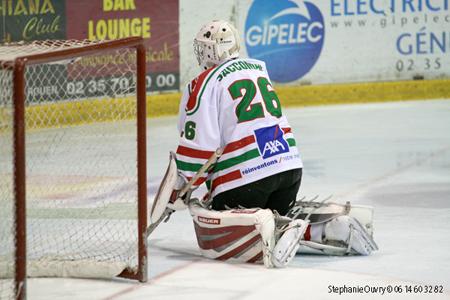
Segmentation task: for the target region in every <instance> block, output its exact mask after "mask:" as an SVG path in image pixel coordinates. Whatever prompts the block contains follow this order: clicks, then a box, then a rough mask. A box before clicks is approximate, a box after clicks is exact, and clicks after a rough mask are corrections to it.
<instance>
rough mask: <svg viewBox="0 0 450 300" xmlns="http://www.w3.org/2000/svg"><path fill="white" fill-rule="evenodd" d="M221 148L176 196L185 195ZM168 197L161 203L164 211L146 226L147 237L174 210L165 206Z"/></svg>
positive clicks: (221, 150)
mask: <svg viewBox="0 0 450 300" xmlns="http://www.w3.org/2000/svg"><path fill="white" fill-rule="evenodd" d="M223 150H224V149H223V148H218V149H217V150H216V151H214V153H213V154H212V155H211V157H210V158H209V159H208V160H207V161H206V162H205V164H204V165H203V166H202V167H201V168H200V169H199V170H198V171H197V173H196V174H195V175H194V176H193V177H192V178H191V180H189V182H188V183H186V184H185V185H184V186H183V188H182V189H181V190H180V193H179V194H178V198H182V197H183V196H185V195H186V194H187V193H188V192H189V190H190V189H191V188H192V186H193V185H194V183H195V182H196V181H197V180H198V179H199V178H200V177H201V176H203V174H204V173H205V172H206V171H207V170H208V169H209V167H211V165H213V164H214V163H215V162H216V161H217V160H218V159H219V157H220V156H221V155H222V153H223ZM169 200H170V199H169V198H167V201H165V203H163V204H164V205H165V207H166V208H165V209H164V211H163V212H162V213H161V215H159V216H157V217H156V218H155V219H156V221H155V222H153V223H152V224H150V226H148V227H147V238H148V237H149V236H150V234H151V233H152V232H153V231H154V230H155V228H156V227H158V225H159V224H160V223H161V222H162V221H164V222H167V221H168V220H169V218H170V215H171V214H172V213H173V212H174V211H175V210H173V209H171V208H168V207H167V204H168V203H169ZM155 204H156V203H155V201H154V202H153V207H152V211H151V214H152V216H153V217H154V213H153V212H154V211H155Z"/></svg>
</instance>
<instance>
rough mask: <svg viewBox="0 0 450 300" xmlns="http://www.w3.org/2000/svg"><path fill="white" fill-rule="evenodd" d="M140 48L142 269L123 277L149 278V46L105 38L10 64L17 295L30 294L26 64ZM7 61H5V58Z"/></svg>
mask: <svg viewBox="0 0 450 300" xmlns="http://www.w3.org/2000/svg"><path fill="white" fill-rule="evenodd" d="M123 48H135V49H136V65H137V74H136V75H137V82H136V96H137V116H136V118H137V177H138V178H137V189H138V190H137V201H138V208H137V213H138V216H137V218H138V222H137V223H138V228H137V230H138V269H137V271H136V272H135V273H134V272H131V271H129V270H124V271H123V272H122V273H121V274H120V275H119V277H124V278H128V279H134V280H139V281H141V282H145V281H147V239H146V230H147V170H146V166H147V161H146V148H147V147H146V115H147V114H146V82H145V76H146V49H145V46H144V43H143V39H142V38H141V37H130V38H124V39H119V40H113V41H104V42H100V43H96V44H91V45H86V46H82V47H78V48H68V49H62V50H54V51H52V50H50V51H49V52H47V53H40V54H33V55H26V56H20V57H18V58H16V59H15V60H14V62H7V63H6V64H7V65H9V66H10V67H12V68H13V81H14V87H13V107H14V114H13V139H14V141H13V151H14V158H13V165H14V170H13V172H14V180H13V184H14V187H13V191H14V201H15V211H14V214H15V220H16V221H15V233H16V241H15V262H14V263H15V275H14V278H15V287H14V288H15V295H16V298H17V299H25V297H26V278H27V271H26V265H27V253H26V161H25V160H26V149H25V128H26V125H25V99H26V92H25V67H26V66H27V65H33V64H38V63H48V62H52V61H56V60H63V59H70V58H71V57H73V56H74V55H76V56H86V55H92V54H96V53H99V52H102V51H105V50H118V49H123ZM3 63H5V62H3Z"/></svg>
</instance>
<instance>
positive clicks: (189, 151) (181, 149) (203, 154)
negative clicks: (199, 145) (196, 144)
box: [177, 146, 214, 159]
mask: <svg viewBox="0 0 450 300" xmlns="http://www.w3.org/2000/svg"><path fill="white" fill-rule="evenodd" d="M177 154H181V155H184V156H189V157H193V158H204V159H209V158H210V157H211V156H212V155H213V154H214V151H204V150H197V149H193V148H188V147H185V146H178V148H177Z"/></svg>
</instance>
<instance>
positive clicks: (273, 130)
mask: <svg viewBox="0 0 450 300" xmlns="http://www.w3.org/2000/svg"><path fill="white" fill-rule="evenodd" d="M255 137H256V142H257V143H258V148H259V152H260V153H261V156H262V158H269V157H272V156H275V155H278V154H281V153H286V152H289V145H288V143H287V142H286V140H285V139H284V134H283V130H281V128H280V126H278V125H274V126H270V127H264V128H260V129H257V130H255Z"/></svg>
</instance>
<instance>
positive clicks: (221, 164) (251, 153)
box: [214, 149, 259, 172]
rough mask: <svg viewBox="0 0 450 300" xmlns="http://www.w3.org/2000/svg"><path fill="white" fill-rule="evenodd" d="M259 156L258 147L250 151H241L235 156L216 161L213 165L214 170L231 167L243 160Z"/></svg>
mask: <svg viewBox="0 0 450 300" xmlns="http://www.w3.org/2000/svg"><path fill="white" fill-rule="evenodd" d="M258 156H259V151H258V149H253V150H250V151H247V152H245V153H242V154H241V155H239V156H235V157H232V158H229V159H226V160H223V161H220V162H218V163H216V166H215V167H214V172H218V171H222V170H225V169H228V168H231V167H233V166H235V165H238V164H240V163H242V162H244V161H247V160H250V159H253V158H256V157H258Z"/></svg>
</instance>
